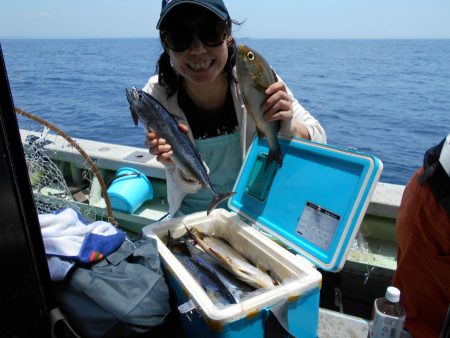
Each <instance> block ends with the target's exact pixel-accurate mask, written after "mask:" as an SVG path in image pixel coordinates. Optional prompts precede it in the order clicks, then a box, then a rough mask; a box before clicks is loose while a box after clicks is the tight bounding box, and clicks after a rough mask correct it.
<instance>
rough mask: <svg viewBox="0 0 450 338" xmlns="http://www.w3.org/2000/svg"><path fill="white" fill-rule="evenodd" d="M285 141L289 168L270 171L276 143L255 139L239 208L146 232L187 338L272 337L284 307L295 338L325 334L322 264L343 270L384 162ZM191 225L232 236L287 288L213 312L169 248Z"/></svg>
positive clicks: (235, 202)
mask: <svg viewBox="0 0 450 338" xmlns="http://www.w3.org/2000/svg"><path fill="white" fill-rule="evenodd" d="M279 141H280V145H281V149H282V152H283V156H284V157H283V165H282V167H281V168H278V167H277V165H276V164H272V165H271V166H269V167H268V168H267V169H265V160H266V157H267V153H268V144H267V142H266V141H265V140H258V139H256V138H255V140H254V142H253V144H252V146H251V148H250V150H249V152H248V154H247V157H246V159H245V161H244V165H243V166H242V168H241V172H240V173H239V176H238V179H237V181H236V184H235V187H234V191H236V195H234V196H233V198H232V199H230V200H229V202H228V206H229V208H230V209H231V211H227V210H225V209H216V210H214V211H213V212H212V213H211V214H210V215H209V216H207V215H206V213H205V212H201V213H195V214H191V215H188V216H185V217H180V218H174V219H171V220H168V221H163V222H159V223H155V224H151V225H149V226H146V227H145V228H144V229H143V234H144V236H148V237H153V238H155V239H156V241H157V243H158V250H159V253H160V255H161V257H162V262H163V265H164V267H165V269H166V271H167V274H166V277H167V279H168V282H169V284H170V286H171V288H172V289H173V290H174V291H175V294H176V301H177V305H179V310H180V311H181V312H183V313H184V314H183V315H181V325H182V327H183V332H185V334H186V336H187V337H252V338H253V337H255V338H256V337H264V334H265V330H267V327H268V326H267V323H268V321H269V320H268V319H269V317H271V314H273V313H274V312H275V309H277V308H279V307H280V304H283V303H284V304H286V303H287V313H286V314H285V317H286V318H285V322H284V325H287V326H288V329H289V331H290V333H292V334H293V335H294V336H296V337H311V338H312V337H317V329H318V317H319V297H320V287H321V281H322V278H321V275H320V273H319V272H318V271H317V270H316V266H317V267H320V268H322V269H325V270H329V271H339V270H340V269H341V268H342V266H343V265H344V263H345V259H346V255H347V253H348V250H349V248H350V246H351V244H352V241H353V239H354V237H355V236H356V234H357V232H358V229H359V226H360V223H361V220H362V218H363V216H364V213H365V211H366V209H367V205H368V204H369V201H370V197H371V195H372V193H373V191H374V189H375V186H376V183H377V181H378V179H379V177H380V174H381V171H382V163H381V161H380V160H378V159H377V158H375V157H373V156H370V155H367V154H363V153H359V152H355V151H349V150H346V149H341V148H336V147H332V146H328V145H322V144H317V143H313V142H310V141H305V140H301V139H296V138H294V139H284V138H280V140H279ZM185 226H186V227H188V228H190V227H195V228H197V229H198V230H200V231H202V232H205V233H209V234H214V235H217V236H219V237H223V238H225V239H226V240H227V241H228V242H229V243H230V244H231V245H232V246H233V247H234V248H235V249H237V250H238V251H240V252H241V253H242V254H243V255H244V256H245V257H246V258H248V259H249V260H250V261H251V262H252V263H253V264H254V265H257V266H259V267H262V268H263V270H266V271H270V275H271V277H272V278H273V279H275V280H278V281H279V285H276V286H273V287H268V288H263V289H259V290H256V291H254V293H252V294H251V296H250V297H249V298H246V299H245V300H243V301H242V302H240V303H237V304H231V305H214V304H213V302H212V301H211V300H210V299H209V297H208V296H207V294H206V293H205V292H204V290H203V288H202V287H201V286H200V285H199V284H198V283H197V282H196V280H194V278H193V277H192V276H191V275H190V274H189V273H188V271H187V270H186V269H185V268H184V267H183V265H182V264H181V263H180V262H179V261H178V260H177V259H176V258H175V256H174V255H173V254H172V253H171V252H170V251H169V249H168V248H167V247H166V246H165V245H164V242H165V240H166V238H167V236H168V231H170V234H171V236H172V237H179V236H182V235H183V234H185V232H186V227H185ZM285 308H286V307H285ZM286 322H287V323H286ZM281 323H283V321H281Z"/></svg>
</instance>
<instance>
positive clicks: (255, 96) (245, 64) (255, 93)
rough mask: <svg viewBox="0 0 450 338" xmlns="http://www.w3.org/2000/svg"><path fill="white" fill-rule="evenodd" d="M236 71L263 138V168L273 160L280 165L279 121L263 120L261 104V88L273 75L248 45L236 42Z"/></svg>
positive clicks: (271, 81) (263, 87) (246, 104)
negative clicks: (266, 145) (265, 152)
mask: <svg viewBox="0 0 450 338" xmlns="http://www.w3.org/2000/svg"><path fill="white" fill-rule="evenodd" d="M236 71H237V77H238V82H239V87H240V89H241V93H242V98H243V100H244V104H245V107H246V109H247V111H248V113H249V114H250V116H251V117H252V118H253V120H254V122H255V126H256V131H257V134H258V137H259V139H261V138H263V137H264V136H265V137H267V142H268V143H269V154H268V156H267V159H266V163H265V166H264V168H265V170H267V168H268V167H269V166H270V164H271V163H272V162H273V161H276V162H278V164H279V166H280V167H281V165H282V164H283V156H282V153H281V149H280V144H279V143H278V132H279V131H280V121H273V122H268V121H266V120H264V116H263V112H262V111H261V105H262V104H263V103H264V102H265V101H266V99H267V95H266V93H265V90H266V89H267V88H268V87H269V86H270V85H271V84H273V83H274V82H276V81H277V76H276V75H275V72H274V71H273V70H272V68H271V67H270V66H269V64H268V63H267V61H266V60H265V59H264V58H263V57H262V56H261V55H260V54H258V53H257V52H256V51H254V50H252V49H251V48H249V47H247V46H245V45H240V46H239V48H238V51H237V55H236Z"/></svg>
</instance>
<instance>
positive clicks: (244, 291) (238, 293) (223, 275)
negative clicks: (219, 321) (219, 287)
mask: <svg viewBox="0 0 450 338" xmlns="http://www.w3.org/2000/svg"><path fill="white" fill-rule="evenodd" d="M185 244H186V247H187V249H188V250H189V253H190V255H191V258H192V260H194V261H195V262H197V263H198V264H199V265H200V266H202V267H204V268H205V269H206V270H208V271H210V272H211V273H213V274H214V275H215V276H217V278H218V279H219V280H220V281H221V282H222V283H223V285H224V286H225V287H226V288H227V290H228V291H229V292H230V294H231V295H232V297H233V298H234V300H235V301H236V302H240V301H241V300H242V299H243V298H244V297H245V296H247V295H248V294H249V293H251V292H252V291H254V290H255V289H254V288H253V287H251V286H250V285H248V284H247V283H244V282H243V281H240V280H238V279H237V278H236V277H234V276H233V274H232V273H231V272H229V271H227V270H225V269H224V268H223V267H222V266H220V265H219V263H218V262H217V260H216V259H214V258H213V257H211V256H210V255H208V254H207V253H206V252H204V251H203V250H202V249H200V248H198V247H197V246H196V245H195V244H194V243H191V242H190V241H186V242H185Z"/></svg>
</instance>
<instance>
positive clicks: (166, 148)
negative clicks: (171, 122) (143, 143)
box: [145, 123, 189, 165]
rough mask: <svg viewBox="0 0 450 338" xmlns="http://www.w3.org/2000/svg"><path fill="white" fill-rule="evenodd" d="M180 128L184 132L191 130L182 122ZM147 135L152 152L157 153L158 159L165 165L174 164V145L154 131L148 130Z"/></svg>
mask: <svg viewBox="0 0 450 338" xmlns="http://www.w3.org/2000/svg"><path fill="white" fill-rule="evenodd" d="M178 128H180V130H181V131H182V132H183V133H187V132H188V130H189V128H188V127H187V126H186V125H184V124H182V123H180V124H178ZM145 136H146V138H147V144H148V146H149V152H150V154H152V155H155V156H156V160H157V161H158V162H161V163H162V164H164V165H168V164H173V161H172V155H173V151H172V146H171V145H170V144H169V143H167V141H166V140H165V139H163V138H161V137H159V135H158V134H157V133H156V132H154V131H149V132H147V134H146V135H145Z"/></svg>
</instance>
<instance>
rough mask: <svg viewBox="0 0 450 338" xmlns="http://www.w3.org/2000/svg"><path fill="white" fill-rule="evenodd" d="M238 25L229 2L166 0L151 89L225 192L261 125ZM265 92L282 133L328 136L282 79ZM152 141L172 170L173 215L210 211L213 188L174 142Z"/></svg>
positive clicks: (148, 87) (268, 115)
mask: <svg viewBox="0 0 450 338" xmlns="http://www.w3.org/2000/svg"><path fill="white" fill-rule="evenodd" d="M231 26H232V20H231V19H230V16H229V14H228V10H227V9H226V7H225V4H224V3H223V1H222V0H197V1H183V0H163V4H162V9H161V15H160V19H159V21H158V24H157V29H159V30H160V38H161V42H162V45H163V47H164V52H163V53H162V54H161V56H160V59H159V61H158V75H155V76H153V77H151V78H150V80H149V81H148V83H147V85H146V86H145V87H144V91H146V92H147V93H149V94H150V95H152V96H154V97H155V98H156V99H157V100H158V101H159V102H161V104H163V105H164V106H165V107H166V109H167V110H168V111H169V112H171V113H172V114H173V115H174V116H176V118H177V119H178V121H179V122H180V129H181V130H182V131H184V132H186V133H188V136H189V137H190V138H191V139H192V140H193V141H194V144H195V145H196V147H197V149H198V150H199V152H200V154H201V155H202V159H203V161H204V162H205V163H206V165H207V167H208V169H209V176H210V178H211V181H212V183H213V186H214V190H215V191H217V192H219V193H221V192H229V191H231V190H232V188H233V185H234V181H235V179H236V177H237V174H238V172H239V169H240V167H241V164H242V159H243V158H244V156H245V152H246V150H247V148H248V147H249V145H250V143H251V141H252V139H253V136H254V135H255V131H256V130H255V125H254V123H253V121H252V120H251V118H247V112H246V110H245V107H244V104H243V101H242V96H241V93H240V90H239V88H238V85H237V82H236V74H235V69H234V57H233V56H234V53H235V51H236V43H235V41H234V39H233V37H232V34H231ZM266 94H267V96H268V98H267V100H266V102H265V103H264V104H263V106H262V110H263V111H264V114H265V116H266V118H267V120H268V121H274V120H281V130H280V131H281V132H282V133H283V134H285V135H288V136H293V135H295V136H298V137H302V138H305V139H310V140H313V141H316V142H323V143H325V142H326V136H325V131H324V130H323V128H322V127H321V126H320V124H319V122H318V121H317V120H316V119H314V117H313V116H312V115H311V114H310V113H309V112H307V111H306V110H305V109H304V108H303V107H302V106H301V105H300V104H299V103H298V101H297V100H296V99H295V98H294V97H293V95H292V93H291V92H290V90H289V89H288V88H287V87H286V86H285V84H284V83H283V82H282V81H278V82H276V83H274V84H272V85H271V86H270V87H268V88H267V90H266ZM147 141H148V144H149V147H150V153H151V154H153V155H156V156H157V159H158V161H160V162H161V163H163V164H164V165H165V168H166V174H167V195H168V202H169V213H170V214H171V215H174V214H175V213H177V212H178V215H183V214H188V213H192V212H195V211H201V210H205V209H206V208H207V206H208V204H209V202H210V199H211V193H210V192H209V191H208V190H207V189H205V188H203V189H202V187H201V185H200V184H199V183H198V182H196V181H192V180H191V179H190V178H189V177H186V176H185V175H184V174H183V172H182V171H181V170H180V169H179V168H177V167H176V166H175V164H174V163H173V162H172V160H171V156H172V151H171V146H170V144H169V143H167V142H166V140H164V139H162V138H159V136H158V135H157V134H156V133H153V132H149V133H148V134H147ZM221 207H223V205H222V206H221Z"/></svg>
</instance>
